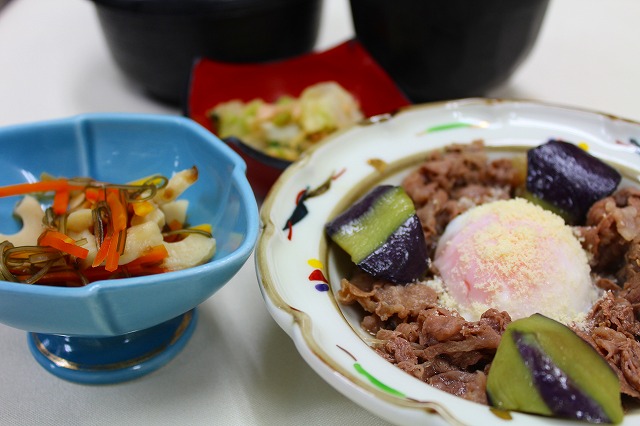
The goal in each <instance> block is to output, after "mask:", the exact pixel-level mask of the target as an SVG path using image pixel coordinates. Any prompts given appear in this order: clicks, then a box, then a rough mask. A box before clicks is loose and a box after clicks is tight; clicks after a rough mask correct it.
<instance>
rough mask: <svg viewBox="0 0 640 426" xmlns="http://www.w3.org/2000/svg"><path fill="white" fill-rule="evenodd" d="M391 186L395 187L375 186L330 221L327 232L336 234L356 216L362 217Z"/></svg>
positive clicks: (326, 228)
mask: <svg viewBox="0 0 640 426" xmlns="http://www.w3.org/2000/svg"><path fill="white" fill-rule="evenodd" d="M391 188H393V187H392V186H391V185H379V186H376V187H375V188H373V189H372V190H371V191H369V192H368V193H367V194H366V195H365V196H363V197H362V198H361V199H359V200H358V201H357V202H356V203H354V204H353V205H352V206H351V207H349V209H348V210H347V211H345V212H344V213H342V214H341V215H339V216H338V217H336V218H335V219H333V220H332V221H331V222H329V223H328V224H327V225H326V227H325V230H326V232H327V234H328V235H329V236H331V235H334V234H335V233H337V232H338V231H339V230H340V228H342V227H343V226H345V225H347V224H348V223H349V222H351V221H353V218H354V217H361V216H362V215H364V214H365V213H366V212H368V211H369V210H370V209H371V208H372V207H373V205H374V204H375V202H376V201H377V200H378V198H380V197H381V196H382V195H383V194H384V193H385V192H387V191H389V190H390V189H391Z"/></svg>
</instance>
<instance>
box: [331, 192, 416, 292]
mask: <svg viewBox="0 0 640 426" xmlns="http://www.w3.org/2000/svg"><path fill="white" fill-rule="evenodd" d="M325 230H326V233H327V235H328V236H329V238H331V240H333V241H334V242H335V243H336V244H337V245H338V246H340V247H341V248H342V249H343V250H344V251H345V252H347V254H349V256H350V257H351V260H352V261H353V262H354V263H355V264H356V265H358V267H360V268H361V269H362V270H364V271H365V272H368V273H369V274H371V275H372V276H374V277H376V278H379V279H383V280H388V281H391V282H394V283H409V282H412V281H415V280H417V279H418V278H420V277H421V276H422V275H423V274H424V273H425V272H426V270H427V267H428V262H429V260H428V256H427V245H426V242H425V240H424V234H423V231H422V225H421V224H420V220H419V219H418V216H416V210H415V207H414V205H413V201H412V200H411V198H410V197H409V196H408V195H407V193H406V192H405V191H404V189H402V187H399V186H392V185H380V186H377V187H375V188H374V189H373V190H371V191H370V192H369V193H367V194H366V195H365V196H364V197H362V198H361V199H360V200H358V201H356V202H355V203H354V204H353V205H352V206H351V207H350V208H348V209H347V210H346V211H344V212H343V213H341V214H340V215H339V216H337V217H336V218H335V219H334V220H332V221H331V222H329V223H327V224H326V225H325Z"/></svg>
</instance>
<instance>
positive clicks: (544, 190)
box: [526, 139, 622, 225]
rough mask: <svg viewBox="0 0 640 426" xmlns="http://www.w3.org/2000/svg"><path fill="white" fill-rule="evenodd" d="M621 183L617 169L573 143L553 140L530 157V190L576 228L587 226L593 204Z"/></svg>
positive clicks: (528, 155) (527, 185) (528, 156)
mask: <svg viewBox="0 0 640 426" xmlns="http://www.w3.org/2000/svg"><path fill="white" fill-rule="evenodd" d="M621 180H622V176H621V175H620V173H618V171H617V170H616V169H614V168H613V167H611V166H609V165H608V164H606V163H604V162H603V161H602V160H600V159H598V158H596V157H594V156H593V155H591V154H589V153H588V152H586V151H585V150H583V149H581V148H580V147H578V146H576V145H574V144H572V143H569V142H565V141H562V140H556V139H552V140H550V141H548V142H547V143H545V144H542V145H540V146H538V147H536V148H532V149H530V150H529V151H528V153H527V181H526V187H527V190H528V191H529V192H531V193H532V194H533V195H535V196H536V197H538V198H540V199H542V200H544V201H546V202H548V203H551V204H553V205H554V206H555V207H557V208H559V209H560V210H563V211H564V212H566V213H567V214H568V215H569V217H571V218H572V223H571V224H572V225H578V224H582V223H584V220H585V217H586V214H587V211H588V210H589V208H590V207H591V206H592V205H593V203H595V202H596V201H598V200H600V199H601V198H604V197H606V196H608V195H611V193H613V191H615V190H616V188H617V187H618V185H619V184H620V181H621Z"/></svg>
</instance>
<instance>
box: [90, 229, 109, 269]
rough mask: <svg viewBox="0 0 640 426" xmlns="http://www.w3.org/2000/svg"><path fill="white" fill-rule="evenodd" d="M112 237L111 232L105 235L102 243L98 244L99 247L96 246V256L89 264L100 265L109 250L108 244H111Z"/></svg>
mask: <svg viewBox="0 0 640 426" xmlns="http://www.w3.org/2000/svg"><path fill="white" fill-rule="evenodd" d="M112 239H113V234H107V235H105V237H104V240H103V241H102V244H101V245H100V247H98V252H97V253H96V257H95V258H94V259H93V263H92V264H91V266H92V267H93V268H95V267H98V266H100V264H101V263H102V262H104V260H105V259H106V258H107V253H108V252H109V246H110V245H111V240H112Z"/></svg>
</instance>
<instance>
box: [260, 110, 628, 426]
mask: <svg viewBox="0 0 640 426" xmlns="http://www.w3.org/2000/svg"><path fill="white" fill-rule="evenodd" d="M552 138H555V139H563V140H566V141H571V142H574V143H579V144H580V145H581V146H582V147H584V148H586V149H587V150H588V151H589V152H590V153H592V154H594V155H596V156H597V157H599V158H601V159H602V160H604V161H606V162H609V163H611V164H612V165H614V166H615V167H617V168H618V169H619V170H620V171H621V172H622V173H623V175H624V176H625V178H627V179H628V180H630V181H633V182H636V183H637V182H638V179H639V176H640V156H639V153H640V147H639V146H638V141H640V123H636V122H632V121H630V120H625V119H621V118H617V117H612V116H610V115H606V114H600V113H597V112H591V111H585V110H577V109H571V108H567V107H562V106H555V105H548V104H542V103H536V102H528V101H511V100H497V99H464V100H456V101H449V102H440V103H432V104H423V105H415V106H411V107H407V108H403V109H401V110H399V111H397V112H394V113H391V114H388V115H384V116H377V117H373V118H372V119H369V120H367V121H366V122H364V123H362V124H361V125H358V126H356V127H354V128H351V129H349V130H347V131H344V132H342V133H340V134H337V135H335V136H333V137H331V138H329V139H328V140H326V141H325V142H323V143H321V144H319V145H318V146H317V147H315V148H314V149H313V150H312V151H310V152H309V153H308V154H307V155H305V156H304V158H302V159H301V160H300V161H298V162H296V163H294V164H293V165H292V166H291V167H289V168H288V169H287V170H286V171H285V173H284V174H283V175H282V176H281V177H280V179H279V180H278V181H277V182H276V184H275V186H274V187H273V188H272V190H271V192H270V193H269V195H268V196H267V198H266V199H265V201H264V203H263V205H262V209H261V221H262V231H261V235H260V237H259V240H258V245H257V248H256V268H257V274H258V279H259V282H260V286H261V291H262V293H263V296H264V299H265V301H266V305H267V308H268V310H269V312H270V313H271V315H272V316H273V318H274V319H275V320H276V322H277V323H278V324H279V325H280V326H281V327H282V328H283V329H284V330H285V331H286V332H287V333H288V334H289V336H290V337H291V338H292V339H293V341H294V342H295V344H296V347H297V349H298V351H299V352H300V354H301V355H302V357H303V358H304V359H305V361H306V362H307V363H308V364H309V365H310V366H311V367H312V368H313V369H314V370H315V371H316V372H317V373H318V374H319V375H320V376H321V377H323V378H324V379H325V380H326V381H327V382H328V383H329V384H331V385H332V386H333V387H334V388H335V389H337V390H338V391H339V392H341V393H342V394H343V395H345V396H346V397H348V398H350V399H351V400H353V401H354V402H356V403H357V404H359V405H361V406H362V407H364V408H366V409H368V410H369V411H371V412H373V413H375V414H376V415H378V416H380V417H382V418H384V419H386V420H388V421H390V422H392V423H395V424H429V425H445V424H455V425H488V424H491V425H500V424H505V425H509V426H516V425H517V426H520V425H527V426H533V425H549V424H552V425H566V424H568V423H570V422H569V421H566V420H561V419H552V418H546V417H539V416H532V415H527V414H522V413H509V415H507V416H504V415H498V414H497V413H496V412H495V411H494V410H491V408H490V407H488V406H485V405H481V404H477V403H474V402H469V401H466V400H464V399H462V398H459V397H456V396H453V395H450V394H448V393H446V392H443V391H440V390H438V389H435V388H433V387H431V386H429V385H427V384H425V383H423V382H421V381H420V380H418V379H416V378H414V377H412V376H410V375H409V374H406V373H405V372H403V371H401V370H400V369H399V368H397V367H396V366H394V365H392V364H390V363H388V362H387V361H386V360H384V359H383V358H382V357H381V356H379V355H378V354H377V353H376V352H375V351H374V350H373V349H372V348H371V346H370V344H369V342H368V340H369V339H370V336H368V335H367V334H366V333H364V332H363V331H362V330H361V329H360V326H359V318H357V315H356V314H355V312H354V311H352V310H350V309H348V308H345V307H343V306H340V305H339V304H338V302H337V301H336V299H335V297H334V293H335V292H336V291H337V289H339V288H340V278H342V276H343V273H344V270H343V269H344V268H343V267H342V266H341V262H340V259H338V258H337V257H336V256H334V253H333V251H332V250H330V248H329V247H330V245H329V243H328V241H327V238H326V236H325V233H324V225H325V223H327V222H328V221H329V220H330V219H332V218H333V217H334V216H335V215H336V214H337V213H338V212H340V211H342V210H344V209H345V208H346V207H347V206H348V205H349V204H350V203H351V202H353V201H354V200H355V199H357V197H358V196H360V195H363V194H364V193H365V192H366V191H367V190H368V189H371V188H372V187H374V186H375V185H377V184H380V183H382V182H388V183H394V182H395V183H399V182H400V179H401V177H402V176H403V174H406V173H407V172H408V171H410V170H411V169H412V168H414V167H416V166H417V165H418V164H419V163H420V162H421V160H422V159H424V157H425V154H426V153H428V152H429V151H431V150H434V149H438V148H442V147H444V146H446V145H449V144H451V143H454V142H455V143H470V142H472V141H474V140H477V139H482V140H483V141H484V143H485V145H486V146H488V147H491V148H492V149H493V150H496V149H498V150H500V149H505V151H507V150H508V151H513V149H516V150H518V149H519V150H526V149H527V148H530V147H532V146H536V145H539V144H541V143H544V142H546V141H547V140H549V139H552ZM623 424H624V425H633V424H640V410H631V412H629V413H628V414H627V415H626V417H625V420H624V423H623Z"/></svg>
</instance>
